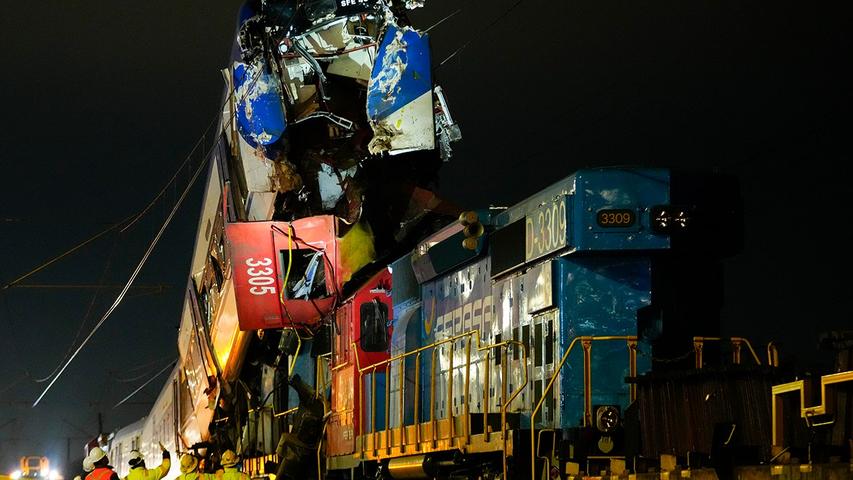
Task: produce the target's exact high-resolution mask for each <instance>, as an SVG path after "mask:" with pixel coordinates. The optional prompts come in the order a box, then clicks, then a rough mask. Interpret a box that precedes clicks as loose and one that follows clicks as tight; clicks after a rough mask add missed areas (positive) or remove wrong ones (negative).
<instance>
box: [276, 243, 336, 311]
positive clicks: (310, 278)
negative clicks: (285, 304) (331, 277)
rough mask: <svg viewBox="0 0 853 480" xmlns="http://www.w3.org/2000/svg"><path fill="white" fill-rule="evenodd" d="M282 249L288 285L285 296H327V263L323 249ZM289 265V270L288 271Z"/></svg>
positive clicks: (292, 298)
mask: <svg viewBox="0 0 853 480" xmlns="http://www.w3.org/2000/svg"><path fill="white" fill-rule="evenodd" d="M292 252H293V253H292V255H288V251H287V250H282V251H281V264H282V268H281V271H282V272H285V278H286V279H287V285H285V288H284V293H283V295H284V298H286V299H288V300H310V299H318V298H324V297H327V296H328V295H329V294H328V291H327V290H326V265H325V256H324V252H323V251H316V250H293V251H292ZM288 267H289V271H288Z"/></svg>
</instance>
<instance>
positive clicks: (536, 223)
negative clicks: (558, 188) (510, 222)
mask: <svg viewBox="0 0 853 480" xmlns="http://www.w3.org/2000/svg"><path fill="white" fill-rule="evenodd" d="M525 223H526V226H527V229H526V230H527V234H526V240H525V244H526V245H525V246H526V251H525V255H524V257H525V261H528V262H529V261H530V260H533V259H535V258H539V257H541V256H543V255H547V254H549V253H551V252H554V251H557V250H560V249H561V248H563V247H565V246H566V229H567V226H566V224H567V217H566V197H565V196H561V197H560V198H559V199H557V200H554V201H553V202H550V203H546V204H545V205H542V206H541V207H539V208H538V209H537V210H535V211H533V212H531V213H529V214H527V218H526V221H525Z"/></svg>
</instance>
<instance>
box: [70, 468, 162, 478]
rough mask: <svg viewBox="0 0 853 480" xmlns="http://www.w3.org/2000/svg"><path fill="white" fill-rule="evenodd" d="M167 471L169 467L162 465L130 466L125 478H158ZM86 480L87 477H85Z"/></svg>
mask: <svg viewBox="0 0 853 480" xmlns="http://www.w3.org/2000/svg"><path fill="white" fill-rule="evenodd" d="M167 473H169V468H168V467H166V468H163V465H160V466H159V467H154V468H142V467H136V468H131V469H130V473H128V474H127V477H126V479H127V480H160V479H161V478H163V477H165V476H166V474H167ZM87 480H88V479H87Z"/></svg>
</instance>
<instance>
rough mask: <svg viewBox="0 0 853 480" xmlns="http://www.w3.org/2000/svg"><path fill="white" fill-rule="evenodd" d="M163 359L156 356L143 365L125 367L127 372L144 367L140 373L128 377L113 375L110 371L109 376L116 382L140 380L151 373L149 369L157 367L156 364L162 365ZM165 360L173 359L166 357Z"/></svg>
mask: <svg viewBox="0 0 853 480" xmlns="http://www.w3.org/2000/svg"><path fill="white" fill-rule="evenodd" d="M163 360H164V359H163V358H158V359H157V360H155V361H153V362H147V363H146V364H145V365H137V366H136V367H133V368H129V369H127V371H128V372H133V371H141V370H143V369H144V371H143V372H142V373H140V374H138V375H134V376H132V377H129V378H122V377H119V376H117V375H114V372H113V373H111V374H110V376H111V377H112V378H113V380H115V381H116V382H119V383H133V382H136V381H138V380H142V379H143V378H145V377H147V376H148V375H151V371H152V370H154V369H155V368H158V367H157V366H158V365H162V363H163ZM166 360H167V361H169V362H174V361H175V360H174V359H168V358H167V359H166Z"/></svg>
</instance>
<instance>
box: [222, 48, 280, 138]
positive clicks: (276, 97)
mask: <svg viewBox="0 0 853 480" xmlns="http://www.w3.org/2000/svg"><path fill="white" fill-rule="evenodd" d="M234 83H235V91H234V94H235V95H236V100H237V130H238V131H239V132H240V136H241V137H243V139H244V140H246V142H247V143H248V144H249V145H251V146H252V147H255V148H257V147H259V146H262V145H271V144H273V143H275V142H277V141H278V140H279V139H280V138H281V136H282V134H284V130H285V128H286V127H287V122H286V120H285V116H284V106H283V105H282V101H281V86H280V84H279V81H278V78H276V76H275V75H274V74H273V73H272V72H271V71H269V69H268V68H267V66H266V61H265V60H263V57H258V59H257V60H255V61H254V62H253V63H252V64H251V65H246V64H245V63H242V62H235V65H234Z"/></svg>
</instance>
